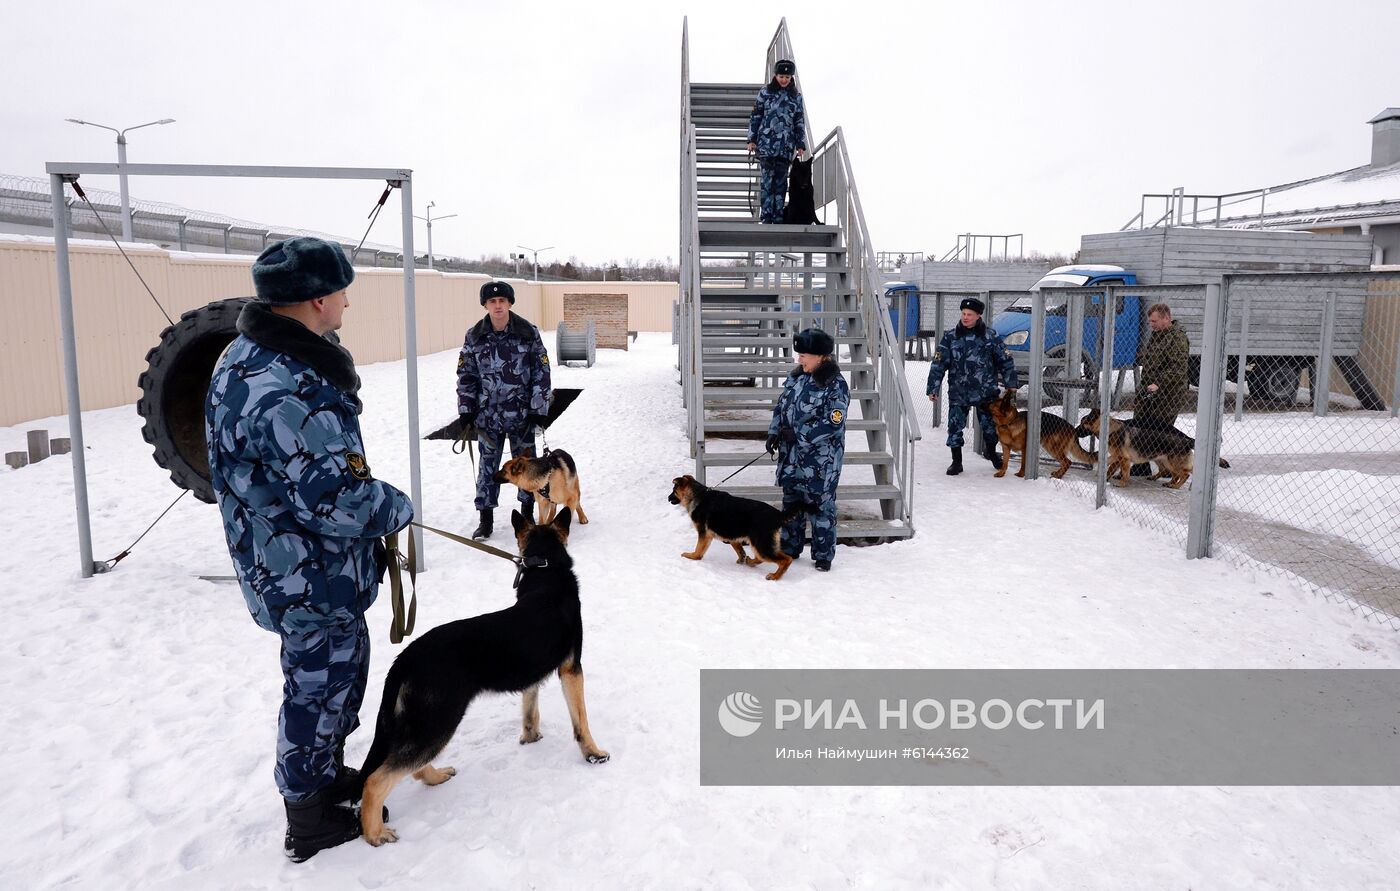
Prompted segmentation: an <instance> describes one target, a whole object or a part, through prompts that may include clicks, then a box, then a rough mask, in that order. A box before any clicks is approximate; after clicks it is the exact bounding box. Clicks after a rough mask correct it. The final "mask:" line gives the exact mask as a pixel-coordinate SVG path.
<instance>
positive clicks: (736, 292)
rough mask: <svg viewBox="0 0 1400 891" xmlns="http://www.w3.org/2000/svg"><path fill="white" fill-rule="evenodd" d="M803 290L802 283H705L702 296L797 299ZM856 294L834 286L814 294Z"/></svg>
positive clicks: (832, 297)
mask: <svg viewBox="0 0 1400 891" xmlns="http://www.w3.org/2000/svg"><path fill="white" fill-rule="evenodd" d="M802 290H803V288H802V286H801V285H800V284H794V285H791V286H789V287H785V288H776V287H758V288H745V287H734V286H730V285H720V286H719V287H714V288H709V287H705V286H704V285H701V287H700V297H701V299H702V300H703V299H704V298H706V297H773V298H775V299H776V298H782V297H787V298H791V299H794V300H796V299H798V298H800V297H801V296H802ZM854 295H855V291H853V290H851V289H850V288H845V289H840V290H838V289H834V288H822V289H819V290H816V291H815V292H814V294H813V296H815V297H817V298H818V299H820V298H823V297H825V298H827V299H831V300H835V299H836V298H837V297H851V296H854Z"/></svg>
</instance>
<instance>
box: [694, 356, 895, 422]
mask: <svg viewBox="0 0 1400 891" xmlns="http://www.w3.org/2000/svg"><path fill="white" fill-rule="evenodd" d="M789 367H791V366H789ZM769 420H770V419H769V418H755V419H753V420H741V421H731V420H708V421H706V422H705V432H707V433H766V432H768V422H769ZM846 429H847V430H884V429H885V421H884V419H883V418H871V419H870V420H866V419H865V418H848V419H847V420H846Z"/></svg>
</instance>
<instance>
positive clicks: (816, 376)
mask: <svg viewBox="0 0 1400 891" xmlns="http://www.w3.org/2000/svg"><path fill="white" fill-rule="evenodd" d="M840 373H841V366H840V365H839V364H837V362H836V360H835V359H827V360H826V361H825V362H823V363H822V364H820V365H818V366H817V370H816V371H814V372H812V380H814V381H816V382H817V383H818V384H819V385H821V386H823V387H825V386H826V385H827V384H829V383H831V382H832V381H833V380H835V379H836V375H838V374H840ZM804 374H806V372H805V371H803V370H802V366H801V365H799V366H797V367H796V368H794V369H793V370H792V371H791V372H789V373H788V377H792V378H796V377H801V376H802V375H804Z"/></svg>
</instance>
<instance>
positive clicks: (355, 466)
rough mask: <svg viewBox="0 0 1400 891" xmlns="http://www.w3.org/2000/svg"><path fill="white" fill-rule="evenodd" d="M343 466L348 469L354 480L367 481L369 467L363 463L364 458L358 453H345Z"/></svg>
mask: <svg viewBox="0 0 1400 891" xmlns="http://www.w3.org/2000/svg"><path fill="white" fill-rule="evenodd" d="M345 466H346V467H348V468H350V475H351V476H353V477H354V478H355V479H357V480H367V479H369V465H368V464H366V463H365V456H364V455H361V454H360V453H359V452H346V453H345Z"/></svg>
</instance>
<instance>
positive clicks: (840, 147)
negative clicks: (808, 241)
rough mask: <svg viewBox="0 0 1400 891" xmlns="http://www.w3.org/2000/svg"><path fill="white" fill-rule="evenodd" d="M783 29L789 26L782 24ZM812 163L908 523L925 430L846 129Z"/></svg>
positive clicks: (818, 199) (818, 202) (823, 143)
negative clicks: (839, 247)
mask: <svg viewBox="0 0 1400 891" xmlns="http://www.w3.org/2000/svg"><path fill="white" fill-rule="evenodd" d="M779 30H780V31H782V30H783V29H782V28H781V27H780V29H779ZM812 161H813V163H812V184H813V188H814V189H815V192H816V205H817V206H818V207H823V206H825V205H828V204H833V203H834V204H835V206H836V225H837V226H839V227H840V230H841V235H842V239H843V241H844V243H845V245H846V258H847V262H848V264H849V266H850V280H851V285H852V287H853V289H854V290H855V294H856V301H857V305H858V308H859V313H860V320H861V330H862V331H863V332H864V333H865V335H866V344H865V345H863V346H862V345H860V344H852V346H851V350H852V353H853V355H852V360H853V361H858V360H862V359H864V358H865V357H864V356H860V355H857V353H858V352H869V353H870V358H871V359H872V366H873V369H874V370H873V371H872V372H862V374H872V375H873V377H874V379H873V380H872V381H869V382H868V383H869V384H873V389H874V390H875V391H876V393H877V396H878V399H879V405H880V410H881V411H882V412H883V414H884V417H885V422H886V428H887V430H888V437H889V442H888V446H889V450H890V454H891V456H893V459H894V471H895V477H896V485H898V486H899V489H900V495H901V503H902V505H903V514H904V515H903V517H902V518H901V519H902V520H903V521H904V522H905V523H906V524H908V523H910V522H911V521H912V519H913V511H914V508H913V497H914V485H913V478H914V443H915V442H917V441H918V440H919V439H921V438H922V436H923V434H922V433H921V432H920V430H919V423H918V416H917V415H916V413H915V409H914V399H913V396H912V395H911V394H910V392H909V383H908V381H907V380H905V377H904V354H903V348H902V344H901V343H900V341H899V339H898V338H897V337H896V336H895V333H894V326H893V325H892V324H891V322H890V314H889V301H887V300H886V299H885V287H884V283H883V280H882V276H881V273H880V265H879V262H878V260H877V259H876V253H875V248H874V246H873V244H872V243H871V240H870V230H869V228H868V227H867V226H866V223H865V211H864V209H863V208H862V207H861V203H860V192H859V191H858V190H857V188H856V183H855V174H854V173H853V172H852V170H851V156H850V152H849V151H848V150H847V148H846V137H845V134H844V133H843V132H842V130H841V128H840V127H837V128H836V129H835V130H832V131H831V133H830V134H829V135H828V136H827V137H826V138H825V139H823V140H822V141H821V142H820V143H819V144H818V145H817V147H816V149H815V150H813V152H812ZM829 220H830V218H829V217H828V221H829ZM853 383H855V382H853ZM872 445H876V443H872Z"/></svg>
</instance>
